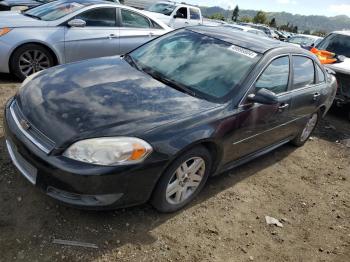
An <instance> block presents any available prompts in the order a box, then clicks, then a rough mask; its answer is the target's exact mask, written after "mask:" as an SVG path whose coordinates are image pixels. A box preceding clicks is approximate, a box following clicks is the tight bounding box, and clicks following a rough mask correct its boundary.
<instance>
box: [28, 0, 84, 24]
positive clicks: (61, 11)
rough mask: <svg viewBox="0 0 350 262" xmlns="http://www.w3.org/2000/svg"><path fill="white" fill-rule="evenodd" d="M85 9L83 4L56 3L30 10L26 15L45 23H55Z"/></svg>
mask: <svg viewBox="0 0 350 262" xmlns="http://www.w3.org/2000/svg"><path fill="white" fill-rule="evenodd" d="M83 7H85V4H84V3H83V2H65V1H54V2H52V3H48V4H45V5H41V6H38V7H35V8H33V9H29V10H28V11H26V12H24V13H23V14H24V15H27V16H32V17H38V19H40V20H43V21H54V20H57V19H60V18H62V17H64V16H66V15H69V14H71V13H73V12H75V11H77V10H79V9H81V8H83Z"/></svg>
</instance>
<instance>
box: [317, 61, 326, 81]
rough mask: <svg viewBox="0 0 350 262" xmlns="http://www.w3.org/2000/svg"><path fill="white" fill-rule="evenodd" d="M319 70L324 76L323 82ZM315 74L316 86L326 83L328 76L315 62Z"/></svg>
mask: <svg viewBox="0 0 350 262" xmlns="http://www.w3.org/2000/svg"><path fill="white" fill-rule="evenodd" d="M318 68H319V69H320V70H321V72H322V74H323V81H320V78H319V75H318V73H319V70H318ZM315 74H316V79H317V81H316V85H319V84H323V83H326V74H325V72H324V70H323V68H322V66H320V65H319V64H318V63H316V62H315Z"/></svg>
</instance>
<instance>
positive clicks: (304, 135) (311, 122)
mask: <svg viewBox="0 0 350 262" xmlns="http://www.w3.org/2000/svg"><path fill="white" fill-rule="evenodd" d="M320 117H321V114H320V113H319V112H315V113H313V114H312V115H311V116H310V117H309V119H308V120H307V122H306V124H305V126H304V128H303V129H302V130H300V132H299V134H298V135H297V136H296V137H295V138H294V139H293V140H292V141H291V143H292V144H293V145H295V146H298V147H300V146H303V145H304V144H305V143H306V141H307V140H308V139H309V138H310V136H311V135H312V133H313V132H314V130H315V129H316V127H317V124H318V122H319V120H320Z"/></svg>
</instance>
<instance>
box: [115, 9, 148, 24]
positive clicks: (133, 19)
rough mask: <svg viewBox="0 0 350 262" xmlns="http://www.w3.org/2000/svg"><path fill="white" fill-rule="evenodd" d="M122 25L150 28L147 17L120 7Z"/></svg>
mask: <svg viewBox="0 0 350 262" xmlns="http://www.w3.org/2000/svg"><path fill="white" fill-rule="evenodd" d="M121 14H122V27H133V28H150V27H151V24H150V21H149V20H148V18H146V17H144V16H142V15H139V14H137V13H135V12H132V11H129V10H125V9H122V10H121Z"/></svg>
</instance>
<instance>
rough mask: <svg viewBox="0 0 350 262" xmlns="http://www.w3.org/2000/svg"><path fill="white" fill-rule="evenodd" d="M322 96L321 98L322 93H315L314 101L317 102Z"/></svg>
mask: <svg viewBox="0 0 350 262" xmlns="http://www.w3.org/2000/svg"><path fill="white" fill-rule="evenodd" d="M320 96H321V94H320V93H315V94H314V101H316V100H317V99H318V98H319V97H320Z"/></svg>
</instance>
